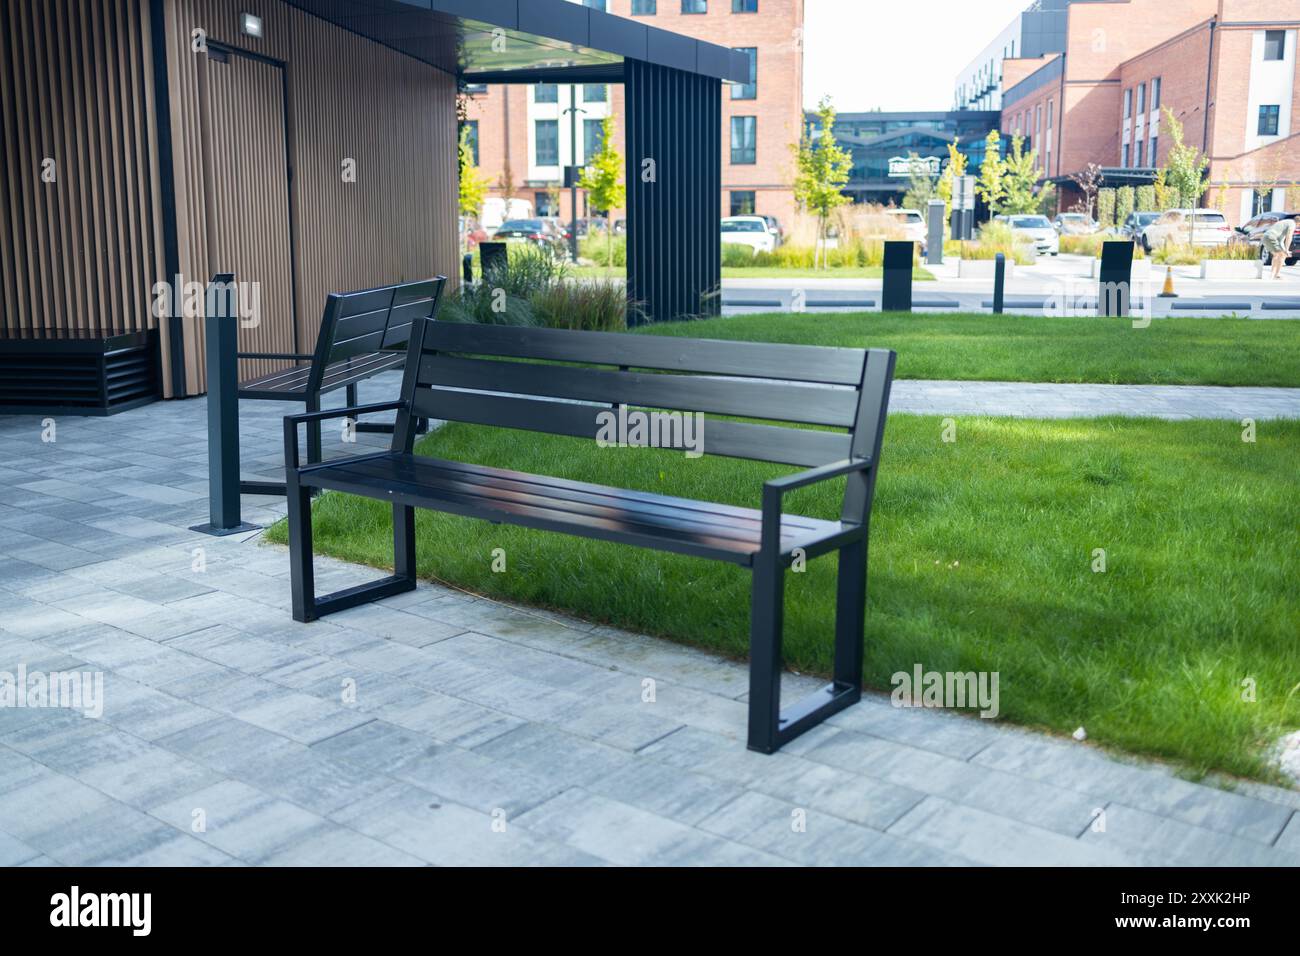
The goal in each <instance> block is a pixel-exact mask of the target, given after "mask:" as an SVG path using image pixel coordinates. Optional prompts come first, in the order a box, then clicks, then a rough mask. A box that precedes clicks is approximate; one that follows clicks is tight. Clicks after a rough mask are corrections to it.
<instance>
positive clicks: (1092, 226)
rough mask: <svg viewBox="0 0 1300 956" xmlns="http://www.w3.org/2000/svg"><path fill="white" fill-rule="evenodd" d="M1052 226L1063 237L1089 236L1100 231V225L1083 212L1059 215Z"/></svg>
mask: <svg viewBox="0 0 1300 956" xmlns="http://www.w3.org/2000/svg"><path fill="white" fill-rule="evenodd" d="M1052 226H1053V227H1054V228H1055V229H1056V231H1057V232H1058V233H1059V234H1060V235H1063V236H1091V235H1092V234H1093V233H1096V232H1100V231H1101V223H1099V222H1098V221H1097V220H1096V219H1093V218H1092V217H1091V216H1089V215H1088V214H1087V213H1083V212H1063V213H1059V214H1058V215H1057V217H1056V218H1055V219H1053V220H1052Z"/></svg>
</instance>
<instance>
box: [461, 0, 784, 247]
mask: <svg viewBox="0 0 1300 956" xmlns="http://www.w3.org/2000/svg"><path fill="white" fill-rule="evenodd" d="M573 2H579V0H573ZM582 2H583V4H584V5H585V6H588V7H594V8H596V9H600V10H604V11H605V12H607V13H612V14H615V15H617V16H623V17H629V18H631V19H634V20H636V21H638V22H642V23H646V24H648V25H651V26H656V27H659V28H661V29H664V30H671V31H673V32H674V33H679V34H683V35H685V36H690V37H695V38H696V39H701V40H708V41H710V42H712V43H717V44H721V45H725V46H729V47H732V48H734V49H744V50H747V51H750V55H751V57H752V58H753V66H754V69H753V73H752V77H753V82H752V83H750V84H746V85H740V84H731V85H725V84H724V86H723V90H722V194H721V196H720V197H719V202H720V203H721V209H722V214H723V215H724V216H725V215H732V214H737V213H742V212H758V213H763V214H766V215H773V216H776V217H777V218H778V219H780V220H781V221H782V222H783V223H786V224H788V223H789V222H790V220H791V219H792V218H793V217H794V211H795V204H794V193H793V189H792V187H791V180H792V177H793V160H792V156H791V153H790V144H791V143H795V142H797V141H798V139H799V132H800V128H801V123H802V117H803V52H802V45H803V43H802V41H803V22H804V0H582ZM467 92H468V93H469V97H468V100H469V102H468V109H467V119H468V122H469V123H470V124H471V138H472V141H473V143H474V146H475V152H476V155H477V162H478V164H479V168H480V171H481V173H482V174H483V175H484V176H485V177H486V179H487V180H488V182H489V183H490V189H489V191H488V193H489V195H490V196H505V195H506V193H507V191H509V192H510V193H511V195H513V196H514V197H515V198H519V199H526V200H527V201H529V202H531V203H532V204H533V208H534V209H535V210H537V212H538V214H539V215H542V214H545V215H558V216H560V217H561V218H563V219H564V220H565V221H568V220H569V218H570V216H571V215H572V211H571V208H570V201H569V191H568V190H567V189H562V188H561V184H562V179H563V172H564V167H565V166H566V165H569V164H571V163H572V162H573V160H572V157H573V155H574V153H575V151H576V157H577V162H576V164H575V165H579V166H581V165H585V163H586V162H587V160H588V157H590V156H591V155H592V153H593V152H594V150H595V149H596V148H597V146H598V145H599V142H600V125H601V122H602V121H603V119H604V118H605V117H606V116H608V115H611V114H612V115H613V116H614V118H615V122H616V125H617V136H618V141H617V142H618V147H619V151H620V152H622V153H623V154H624V160H625V161H626V159H627V155H626V149H625V148H624V136H625V134H626V131H627V130H626V125H625V123H624V101H623V88H622V86H621V85H619V84H609V85H600V84H585V85H581V86H577V87H570V86H563V85H561V86H556V85H553V84H538V85H534V86H488V87H480V88H471V89H470V90H468V91H467ZM573 106H576V107H577V109H578V111H579V112H577V113H576V114H573V113H570V112H569V110H570V108H571V107H573ZM575 117H576V121H577V122H576V126H574V125H573V119H574V118H575ZM575 140H576V150H575V149H574V148H573V146H574V145H575V142H574V141H575ZM507 183H509V184H512V185H511V186H509V187H508V186H507ZM578 214H579V215H580V216H586V215H588V214H589V212H588V210H587V208H586V197H585V195H584V194H583V193H582V192H581V190H580V191H579V194H578ZM621 215H622V210H616V211H615V212H614V217H615V218H618V217H620V216H621Z"/></svg>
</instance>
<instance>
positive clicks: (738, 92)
mask: <svg viewBox="0 0 1300 956" xmlns="http://www.w3.org/2000/svg"><path fill="white" fill-rule="evenodd" d="M736 52H737V53H743V54H745V55H746V56H747V57H749V82H748V83H737V84H736V85H734V86H733V87H732V88H731V98H732V99H733V100H752V99H755V98H756V97H757V96H758V47H752V46H740V47H736Z"/></svg>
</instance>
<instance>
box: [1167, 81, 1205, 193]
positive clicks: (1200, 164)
mask: <svg viewBox="0 0 1300 956" xmlns="http://www.w3.org/2000/svg"><path fill="white" fill-rule="evenodd" d="M1161 112H1163V113H1164V116H1165V123H1166V125H1167V126H1168V127H1169V137H1170V139H1171V140H1173V144H1174V145H1173V146H1171V147H1170V148H1169V155H1168V157H1166V159H1165V170H1166V172H1165V181H1166V182H1167V183H1168V185H1169V188H1170V189H1171V190H1173V195H1174V198H1176V199H1177V202H1178V205H1179V206H1183V207H1188V208H1193V209H1194V208H1195V207H1196V206H1197V204H1198V203H1200V201H1201V196H1203V195H1205V190H1206V188H1207V186H1208V184H1207V183H1206V181H1205V170H1206V169H1207V168H1208V167H1209V165H1210V158H1209V157H1208V156H1203V155H1201V151H1200V150H1199V149H1197V148H1196V147H1195V146H1189V145H1188V144H1187V143H1184V142H1183V124H1182V123H1180V122H1178V119H1177V118H1176V117H1175V116H1174V111H1173V110H1171V109H1170V108H1169V107H1167V106H1166V107H1164V108H1163V110H1161Z"/></svg>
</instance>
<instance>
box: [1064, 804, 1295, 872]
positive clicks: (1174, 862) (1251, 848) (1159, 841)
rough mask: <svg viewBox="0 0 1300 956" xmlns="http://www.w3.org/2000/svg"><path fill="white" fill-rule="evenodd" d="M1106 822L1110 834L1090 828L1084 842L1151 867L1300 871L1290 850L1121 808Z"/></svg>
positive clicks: (1112, 806) (1111, 809) (1115, 807)
mask: <svg viewBox="0 0 1300 956" xmlns="http://www.w3.org/2000/svg"><path fill="white" fill-rule="evenodd" d="M1104 823H1105V829H1104V830H1102V829H1100V828H1098V827H1090V828H1089V829H1088V830H1087V831H1086V832H1085V833H1084V834H1083V836H1082V840H1083V841H1084V842H1086V843H1089V844H1090V845H1093V846H1099V847H1108V848H1111V847H1113V848H1117V849H1119V851H1120V852H1122V853H1124V854H1125V856H1127V857H1128V858H1129V859H1131V860H1133V861H1134V862H1137V863H1140V864H1143V865H1147V866H1300V853H1294V852H1289V851H1288V849H1287V848H1286V847H1282V846H1264V845H1262V844H1260V843H1257V842H1256V841H1254V840H1250V839H1246V838H1242V837H1233V836H1228V835H1227V834H1224V833H1217V832H1215V831H1213V830H1206V829H1205V828H1203V827H1198V826H1193V825H1191V824H1189V823H1183V822H1181V821H1179V820H1171V819H1170V818H1169V817H1167V816H1158V815H1156V814H1153V813H1145V812H1143V811H1141V810H1135V809H1134V808H1132V807H1126V806H1124V805H1123V804H1119V803H1112V804H1110V805H1109V806H1107V807H1106V815H1105V818H1104Z"/></svg>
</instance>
